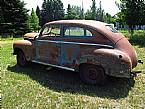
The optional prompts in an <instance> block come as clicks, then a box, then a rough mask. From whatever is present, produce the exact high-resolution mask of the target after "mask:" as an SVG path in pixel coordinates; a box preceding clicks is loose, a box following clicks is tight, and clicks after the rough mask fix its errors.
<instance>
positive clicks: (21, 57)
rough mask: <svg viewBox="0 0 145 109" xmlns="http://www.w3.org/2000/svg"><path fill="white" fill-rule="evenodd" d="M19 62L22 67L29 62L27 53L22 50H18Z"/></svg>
mask: <svg viewBox="0 0 145 109" xmlns="http://www.w3.org/2000/svg"><path fill="white" fill-rule="evenodd" d="M17 64H18V65H19V66H21V67H25V66H26V65H27V64H28V61H27V60H26V57H25V54H24V53H23V52H22V51H18V53H17Z"/></svg>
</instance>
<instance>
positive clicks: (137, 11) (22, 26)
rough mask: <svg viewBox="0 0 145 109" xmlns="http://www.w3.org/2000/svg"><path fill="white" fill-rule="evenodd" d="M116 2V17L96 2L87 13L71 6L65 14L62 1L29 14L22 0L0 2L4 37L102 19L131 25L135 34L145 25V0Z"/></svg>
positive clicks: (47, 3) (52, 1)
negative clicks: (61, 23) (70, 21)
mask: <svg viewBox="0 0 145 109" xmlns="http://www.w3.org/2000/svg"><path fill="white" fill-rule="evenodd" d="M120 1H121V2H120V3H117V2H116V5H117V6H118V7H119V9H120V12H119V13H117V14H116V15H115V16H111V15H110V14H109V13H105V11H104V9H103V8H102V4H101V1H100V2H99V3H98V6H97V5H96V1H95V0H92V5H91V7H90V9H88V10H87V11H86V12H84V8H83V5H82V6H74V5H70V4H68V7H67V9H66V11H65V9H64V7H63V3H62V2H61V0H44V1H43V4H42V7H41V9H40V8H39V7H38V6H37V8H36V10H34V9H32V10H31V14H30V15H28V11H29V10H28V9H26V8H25V3H24V2H23V1H20V0H13V1H12V0H1V1H0V34H1V35H3V34H12V35H23V34H24V33H26V32H30V31H38V30H39V29H40V27H41V26H43V25H44V24H45V23H47V22H50V21H54V20H62V19H87V20H98V21H102V22H106V23H114V24H115V22H119V23H120V24H122V25H126V24H127V25H128V26H129V28H130V30H131V32H132V31H133V29H134V27H135V25H144V24H145V19H144V18H145V2H144V0H135V1H134V0H120Z"/></svg>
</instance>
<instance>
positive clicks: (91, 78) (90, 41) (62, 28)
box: [13, 20, 137, 84]
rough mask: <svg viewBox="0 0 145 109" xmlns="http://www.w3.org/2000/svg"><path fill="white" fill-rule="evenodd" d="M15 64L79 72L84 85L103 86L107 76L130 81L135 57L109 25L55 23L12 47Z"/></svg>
mask: <svg viewBox="0 0 145 109" xmlns="http://www.w3.org/2000/svg"><path fill="white" fill-rule="evenodd" d="M13 50H14V52H13V54H14V55H16V56H17V64H18V65H19V66H22V67H24V66H26V65H28V63H29V62H34V63H39V64H43V65H48V66H51V67H58V68H62V69H66V70H71V71H75V72H79V75H80V78H81V80H82V81H83V82H85V83H88V84H99V83H103V82H104V81H105V80H106V78H107V76H108V75H109V76H114V77H125V78H130V77H131V71H132V69H133V68H134V67H136V66H137V54H136V51H135V50H134V48H133V47H132V45H131V44H130V43H129V41H128V40H127V38H125V36H124V35H123V34H122V33H120V32H118V31H117V30H116V29H115V28H113V27H112V26H111V25H109V24H107V23H104V22H100V21H93V20H58V21H52V22H49V23H46V24H45V25H44V26H43V27H42V29H41V30H40V32H39V33H26V34H25V35H24V40H19V41H16V42H14V44H13Z"/></svg>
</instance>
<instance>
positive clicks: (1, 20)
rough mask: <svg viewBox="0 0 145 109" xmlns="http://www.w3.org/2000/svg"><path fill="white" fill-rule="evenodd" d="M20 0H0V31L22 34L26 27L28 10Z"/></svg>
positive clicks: (2, 32) (26, 29)
mask: <svg viewBox="0 0 145 109" xmlns="http://www.w3.org/2000/svg"><path fill="white" fill-rule="evenodd" d="M24 6H25V3H24V2H21V1H20V0H13V1H12V0H1V1H0V15H1V17H0V33H1V34H9V33H11V34H15V35H22V34H24V33H25V32H27V31H29V29H28V24H27V20H28V14H27V12H28V10H27V9H26V8H24Z"/></svg>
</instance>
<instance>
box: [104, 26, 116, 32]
mask: <svg viewBox="0 0 145 109" xmlns="http://www.w3.org/2000/svg"><path fill="white" fill-rule="evenodd" d="M106 28H107V29H108V30H110V31H112V32H113V33H118V31H117V30H116V29H115V28H114V27H113V26H112V25H106Z"/></svg>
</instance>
